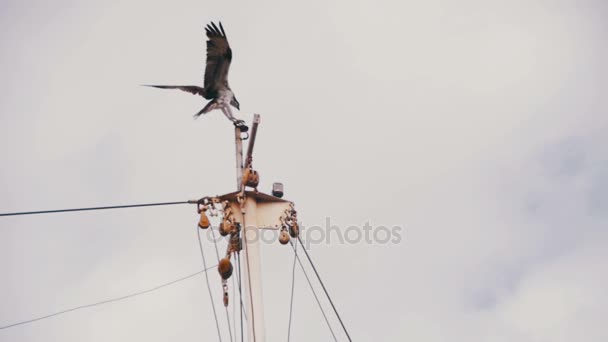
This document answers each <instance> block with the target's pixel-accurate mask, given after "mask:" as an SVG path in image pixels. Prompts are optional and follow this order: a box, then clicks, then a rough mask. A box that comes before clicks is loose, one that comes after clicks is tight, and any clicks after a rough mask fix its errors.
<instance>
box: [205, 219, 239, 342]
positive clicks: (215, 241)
mask: <svg viewBox="0 0 608 342" xmlns="http://www.w3.org/2000/svg"><path fill="white" fill-rule="evenodd" d="M209 229H211V235H212V237H213V245H214V246H215V255H216V256H217V263H218V264H219V263H220V252H219V250H218V249H217V240H216V239H215V232H214V231H213V227H210V228H209ZM224 309H226V320H227V321H228V333H229V334H230V342H234V341H233V340H232V329H231V326H230V316H228V307H227V306H224Z"/></svg>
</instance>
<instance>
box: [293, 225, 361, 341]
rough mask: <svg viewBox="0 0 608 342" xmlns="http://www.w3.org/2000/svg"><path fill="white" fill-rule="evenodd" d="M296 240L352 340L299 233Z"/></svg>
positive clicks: (345, 331) (347, 335)
mask: <svg viewBox="0 0 608 342" xmlns="http://www.w3.org/2000/svg"><path fill="white" fill-rule="evenodd" d="M298 241H300V245H301V246H302V249H303V250H304V254H306V257H307V258H308V261H309V262H310V266H312V269H313V271H315V274H316V275H317V279H319V283H321V287H323V291H324V292H325V295H326V296H327V299H329V303H330V304H331V307H332V308H333V309H334V312H335V313H336V316H337V317H338V321H340V325H342V329H344V333H346V337H347V338H348V340H349V341H351V342H352V339H351V338H350V335H349V334H348V331H347V330H346V327H345V326H344V322H342V318H340V314H339V313H338V310H337V309H336V306H335V305H334V302H333V301H332V300H331V297H330V296H329V292H327V289H326V288H325V284H323V280H321V276H320V275H319V272H317V268H316V267H315V264H314V263H313V262H312V259H311V258H310V255H308V252H307V251H306V247H304V244H303V243H302V239H300V236H299V235H298Z"/></svg>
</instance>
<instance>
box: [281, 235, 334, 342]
mask: <svg viewBox="0 0 608 342" xmlns="http://www.w3.org/2000/svg"><path fill="white" fill-rule="evenodd" d="M289 243H290V244H291V248H293V249H294V252H295V246H297V245H295V244H294V243H293V242H291V241H289ZM296 259H298V264H299V265H300V268H301V269H302V273H304V277H306V281H307V282H308V285H309V286H310V290H311V291H312V295H313V296H314V297H315V301H316V302H317V305H318V306H319V309H320V310H321V314H322V315H323V318H324V319H325V323H327V327H328V328H329V332H331V335H332V336H333V337H334V341H336V342H338V339H337V338H336V334H334V330H333V329H332V328H331V324H329V320H328V319H327V315H326V314H325V310H323V306H322V305H321V301H319V297H318V296H317V293H316V292H315V288H314V287H313V286H312V282H311V281H310V278H309V277H308V274H307V273H306V269H305V268H304V265H303V264H302V261H301V260H300V256H299V255H297V254H296Z"/></svg>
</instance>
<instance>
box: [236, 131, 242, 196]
mask: <svg viewBox="0 0 608 342" xmlns="http://www.w3.org/2000/svg"><path fill="white" fill-rule="evenodd" d="M234 142H235V144H236V190H237V191H240V190H241V184H242V181H243V138H241V127H240V126H234Z"/></svg>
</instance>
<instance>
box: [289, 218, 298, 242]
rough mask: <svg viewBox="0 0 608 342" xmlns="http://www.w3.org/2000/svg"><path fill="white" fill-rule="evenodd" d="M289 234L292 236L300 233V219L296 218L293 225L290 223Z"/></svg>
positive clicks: (294, 236)
mask: <svg viewBox="0 0 608 342" xmlns="http://www.w3.org/2000/svg"><path fill="white" fill-rule="evenodd" d="M289 235H291V237H292V238H296V237H298V235H300V227H298V221H296V220H294V221H293V222H292V224H291V225H289Z"/></svg>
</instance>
